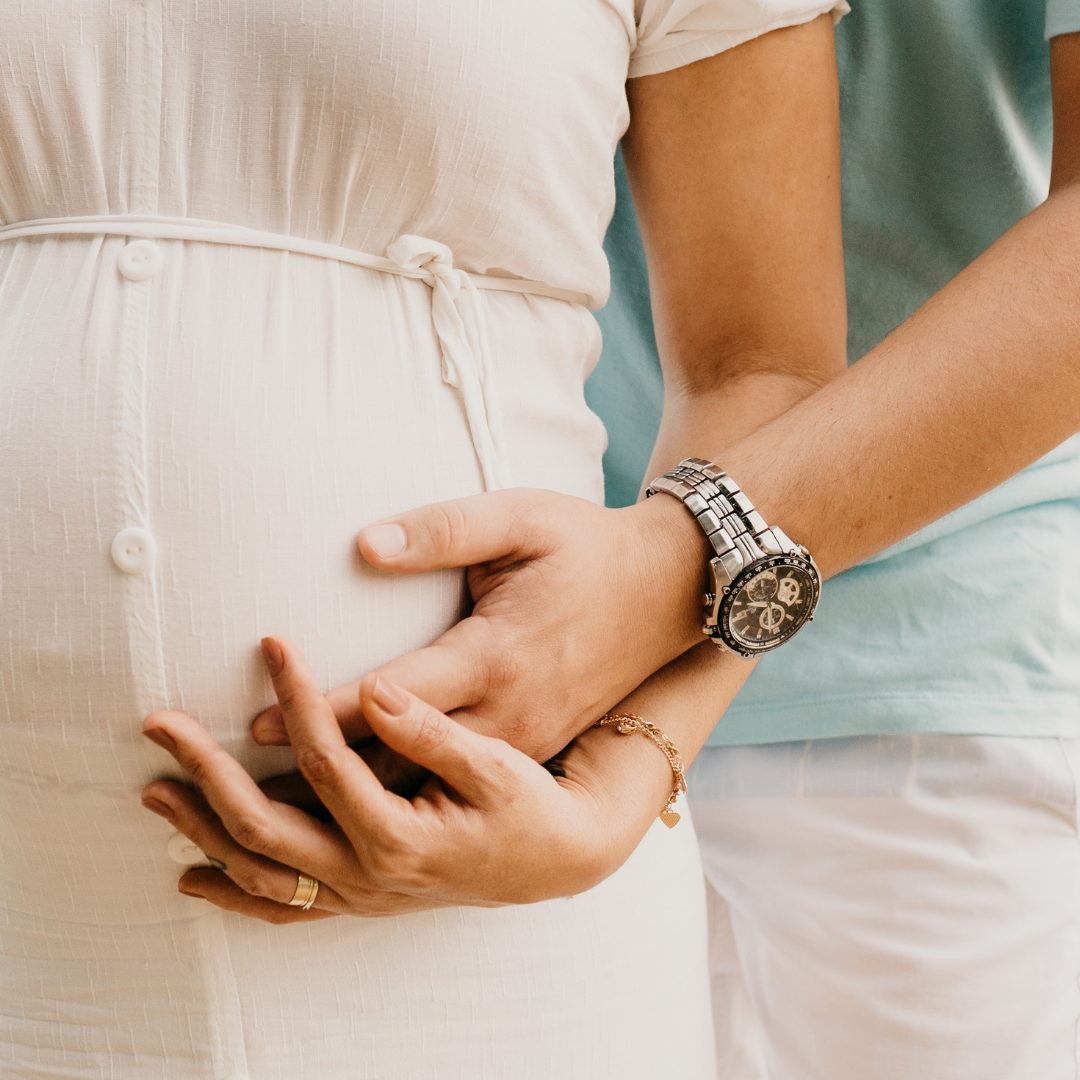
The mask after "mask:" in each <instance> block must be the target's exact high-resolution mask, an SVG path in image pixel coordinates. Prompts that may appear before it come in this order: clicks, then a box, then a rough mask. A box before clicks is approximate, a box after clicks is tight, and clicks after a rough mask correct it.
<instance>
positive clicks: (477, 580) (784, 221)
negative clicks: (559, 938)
mask: <svg viewBox="0 0 1080 1080" xmlns="http://www.w3.org/2000/svg"><path fill="white" fill-rule="evenodd" d="M628 94H629V98H630V105H631V114H632V123H631V128H630V131H629V132H628V134H627V137H626V140H625V143H624V145H625V150H626V160H627V166H628V169H629V171H630V175H631V177H632V180H633V186H634V197H635V201H636V204H637V206H638V211H639V215H640V218H641V221H642V227H643V230H644V233H645V238H646V244H647V251H648V259H649V267H650V277H651V281H652V288H653V296H654V306H655V310H656V321H657V327H658V332H659V334H660V340H661V353H662V357H663V364H664V377H665V382H666V388H667V394H666V403H665V411H664V419H663V427H662V431H661V438H660V443H659V448H658V454H660V455H661V456H663V455H667V456H671V455H674V457H675V459H677V458H678V457H682V456H686V454H689V453H691V452H695V453H699V454H718V453H719V452H720V451H721V450H722V449H723V448H724V447H726V446H728V445H730V444H731V443H733V442H735V441H737V440H738V439H740V438H742V437H743V436H745V435H746V434H747V433H749V432H751V431H753V430H754V429H755V428H757V427H759V426H760V425H761V424H763V423H765V422H766V421H768V420H771V419H772V418H774V417H776V416H777V415H779V414H780V413H782V412H783V411H784V410H785V409H787V408H788V407H790V406H791V405H792V404H793V403H795V402H797V401H799V400H800V399H801V398H803V397H805V396H806V395H807V394H809V393H811V392H812V391H814V390H815V389H817V388H818V387H819V386H821V385H822V384H823V383H824V382H826V381H828V380H829V379H831V378H833V377H834V376H836V375H837V374H839V373H840V372H841V371H843V369H844V357H845V333H846V321H845V296H844V282H843V259H842V252H841V242H840V186H839V116H838V113H839V105H838V89H837V82H836V64H835V57H834V52H833V34H832V22H831V19H830V18H829V17H828V16H823V17H821V18H819V19H816V20H814V21H813V22H811V23H807V24H804V25H802V26H795V27H790V28H787V29H783V30H778V31H774V32H772V33H769V34H765V35H763V36H762V37H760V38H757V39H755V40H752V41H750V42H747V43H745V44H743V45H740V46H738V47H737V48H734V49H731V50H729V51H727V52H724V53H721V54H719V55H718V56H714V57H712V58H710V59H707V60H702V61H699V62H697V63H694V64H690V65H687V66H686V67H683V68H679V69H676V70H675V71H671V72H667V73H664V74H661V75H653V76H647V77H644V78H640V79H635V80H632V81H631V82H630V84H629V89H628ZM402 537H405V538H407V543H406V546H405V547H404V550H402V551H401V552H400V553H399V554H397V555H393V554H390V555H388V554H387V552H388V551H392V550H393V545H394V543H395V542H397V541H399V540H400V539H401V538H402ZM387 545H389V546H387ZM360 548H361V552H362V553H363V554H364V556H365V557H366V558H367V559H368V561H369V562H372V563H373V564H375V565H378V566H380V567H381V568H383V569H387V570H395V571H399V572H405V573H419V572H424V571H427V570H431V569H434V568H435V567H437V566H463V565H469V566H471V569H470V571H469V584H470V587H471V589H472V593H473V597H474V600H475V601H476V603H475V607H474V610H473V612H472V615H471V616H470V618H468V619H465V620H463V621H462V622H461V623H459V624H458V625H457V626H455V627H454V628H453V629H451V630H450V631H449V632H448V633H447V634H446V635H444V636H443V637H442V638H440V639H439V641H437V642H436V643H435V644H434V645H433V646H432V647H429V648H427V649H422V650H420V651H418V652H416V653H412V654H410V655H408V656H405V657H400V658H398V659H397V660H394V661H392V662H390V663H389V664H387V665H385V666H384V667H383V668H381V669H380V670H381V671H382V672H383V673H384V674H385V675H387V676H388V677H389V678H391V679H393V680H394V681H396V682H398V683H400V684H401V685H402V686H405V687H407V688H408V689H410V690H411V691H413V692H414V693H415V694H417V695H418V696H419V697H421V698H423V699H424V700H426V701H428V702H430V703H431V704H433V705H434V706H436V707H437V708H439V709H441V710H443V711H445V712H453V715H454V716H455V717H456V718H457V719H459V720H462V721H463V722H465V723H468V724H469V725H470V726H472V727H473V728H474V729H475V730H478V731H481V732H484V733H486V734H490V735H497V736H499V737H501V738H505V739H507V740H508V741H510V742H511V743H512V744H513V745H514V746H516V747H518V748H519V749H521V750H523V751H524V752H525V753H528V754H529V755H531V756H533V757H535V758H536V759H537V760H545V759H547V758H548V757H550V756H551V755H552V754H554V753H556V752H557V751H558V750H559V749H561V748H562V747H563V746H565V745H566V744H567V743H568V742H569V741H570V740H571V739H572V738H573V737H574V736H575V735H577V734H578V733H579V732H580V731H582V730H584V729H585V728H586V727H587V726H588V725H589V724H590V723H592V721H593V720H595V718H596V717H597V716H599V715H601V714H602V713H603V712H605V710H607V709H609V708H611V707H612V706H614V705H615V704H616V703H617V702H619V701H620V700H621V699H622V698H624V697H625V696H626V695H627V694H628V693H630V692H631V691H632V690H633V689H634V687H636V686H637V685H638V684H639V683H640V682H642V680H643V679H644V678H646V677H647V676H648V675H649V674H651V673H652V672H654V671H657V670H658V669H660V668H661V667H663V666H664V665H665V664H667V663H668V662H669V661H671V660H672V659H673V658H675V657H676V656H679V655H680V654H681V653H683V652H685V651H686V650H687V649H689V648H691V647H692V646H693V645H695V644H697V643H698V642H700V641H701V634H700V630H699V625H700V611H701V607H700V594H701V591H702V588H703V585H704V567H705V553H706V544H705V539H704V536H703V535H702V534H701V533H700V530H699V529H698V528H697V526H696V524H694V522H693V521H692V520H691V519H690V518H689V516H688V515H687V513H686V511H685V510H684V509H683V508H682V507H681V506H680V505H679V504H678V503H677V502H676V501H675V500H674V499H670V498H657V499H650V500H649V501H648V503H642V504H641V505H639V506H637V507H633V508H628V509H624V510H606V509H604V508H602V507H597V506H594V505H593V504H591V503H587V502H585V501H583V500H580V499H572V498H570V497H567V496H560V495H556V494H554V493H552V492H535V491H512V492H498V493H494V494H491V495H482V496H477V497H475V498H472V499H462V500H455V501H453V502H449V503H443V504H439V505H437V506H434V507H427V508H424V509H423V510H420V511H414V512H412V513H408V514H404V515H399V516H398V517H396V518H394V519H393V520H392V521H390V522H387V523H384V524H383V525H381V526H376V527H375V528H373V529H367V530H365V532H364V534H362V536H361V539H360ZM736 667H739V664H736ZM745 675H746V670H745V669H744V670H742V672H741V676H740V677H741V678H745ZM357 690H358V684H357V683H353V684H350V685H349V686H346V687H341V688H339V689H338V690H336V691H333V692H332V693H331V694H330V695H329V699H330V701H331V702H332V704H333V706H334V708H335V711H336V712H337V714H338V717H339V719H340V720H341V722H342V724H343V726H344V727H345V729H346V731H347V734H348V735H349V737H350V738H356V737H359V736H362V735H366V734H368V733H369V732H368V728H367V725H366V724H365V722H364V719H363V716H362V714H361V710H360V708H359V706H358V701H359V698H358V693H357ZM717 715H719V713H718V712H713V713H712V714H711V716H707V717H705V718H704V719H703V720H702V721H701V722H702V723H703V724H706V725H708V726H711V725H712V723H713V722H715V719H716V716H717ZM255 735H256V738H257V739H258V740H259V741H260V742H264V743H275V742H276V743H283V742H286V741H287V734H286V732H285V729H284V726H283V724H282V720H281V714H280V711H279V710H277V709H274V710H271V712H270V713H268V714H267V715H265V716H264V717H261V718H260V719H259V721H257V723H256V726H255ZM702 738H704V735H702Z"/></svg>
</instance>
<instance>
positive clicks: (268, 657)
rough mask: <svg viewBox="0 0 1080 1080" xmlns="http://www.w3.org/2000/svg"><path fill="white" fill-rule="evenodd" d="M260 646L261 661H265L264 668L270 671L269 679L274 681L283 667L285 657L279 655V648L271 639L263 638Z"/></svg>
mask: <svg viewBox="0 0 1080 1080" xmlns="http://www.w3.org/2000/svg"><path fill="white" fill-rule="evenodd" d="M260 644H261V645H262V654H263V659H264V660H265V661H266V666H267V668H268V669H269V671H270V677H271V678H272V679H276V678H277V677H278V676H279V675H280V674H281V669H282V668H283V667H284V666H285V657H284V656H283V655H282V653H281V646H280V645H279V644H278V643H277V641H276V640H275V639H274V638H272V637H264V638H263V639H262V641H261V643H260Z"/></svg>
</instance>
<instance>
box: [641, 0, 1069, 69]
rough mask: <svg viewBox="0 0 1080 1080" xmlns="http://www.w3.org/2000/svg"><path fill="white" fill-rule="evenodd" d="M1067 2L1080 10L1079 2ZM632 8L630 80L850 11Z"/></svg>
mask: <svg viewBox="0 0 1080 1080" xmlns="http://www.w3.org/2000/svg"><path fill="white" fill-rule="evenodd" d="M1053 2H1054V0H1051V3H1053ZM1058 2H1060V0H1058ZM1066 2H1071V3H1072V6H1074V7H1078V6H1080V0H1066ZM634 8H635V10H634V15H635V21H636V24H637V41H636V43H635V46H634V48H633V51H632V52H631V54H630V71H629V76H630V78H632V79H633V78H635V77H637V76H639V75H658V74H659V73H660V72H662V71H671V70H672V69H673V68H677V67H682V66H683V65H684V64H692V63H694V61H695V60H704V59H705V58H706V57H707V56H715V55H716V54H717V53H720V52H723V51H724V50H725V49H731V48H734V47H735V46H736V45H741V44H742V43H743V42H744V41H749V40H750V39H751V38H756V37H759V36H760V35H761V34H767V33H768V32H769V31H770V30H779V29H780V28H781V27H783V26H798V25H799V24H800V23H806V22H810V20H811V19H816V18H817V17H818V16H819V15H824V14H825V13H826V12H831V13H832V16H833V22H838V21H839V20H840V18H841V17H842V16H843V15H845V14H846V13H847V12H848V11H850V10H851V9H850V8H849V7H848V5H847V3H846V2H845V0H635V4H634Z"/></svg>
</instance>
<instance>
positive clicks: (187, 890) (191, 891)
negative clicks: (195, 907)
mask: <svg viewBox="0 0 1080 1080" xmlns="http://www.w3.org/2000/svg"><path fill="white" fill-rule="evenodd" d="M177 888H178V889H179V890H180V891H181V892H182V893H183V894H184V895H185V896H193V897H194V898H195V899H196V900H205V899H206V897H205V896H203V894H202V893H201V892H196V891H195V890H194V889H191V888H187V887H185V886H184V885H183V884H182V883H181V884H180V885H177Z"/></svg>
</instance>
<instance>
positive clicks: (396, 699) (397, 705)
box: [371, 675, 409, 716]
mask: <svg viewBox="0 0 1080 1080" xmlns="http://www.w3.org/2000/svg"><path fill="white" fill-rule="evenodd" d="M371 699H372V701H374V702H375V704H376V705H378V706H379V708H380V709H382V711H383V712H385V713H389V714H390V715H391V716H400V715H401V714H402V713H403V712H404V711H405V710H406V709H407V708H408V707H409V698H408V696H407V695H406V693H405V691H404V690H402V689H401V687H400V686H397V685H396V684H395V683H392V682H390V680H389V679H383V678H380V677H379V676H378V675H376V676H375V685H374V686H373V687H372V688H371Z"/></svg>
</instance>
